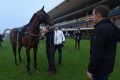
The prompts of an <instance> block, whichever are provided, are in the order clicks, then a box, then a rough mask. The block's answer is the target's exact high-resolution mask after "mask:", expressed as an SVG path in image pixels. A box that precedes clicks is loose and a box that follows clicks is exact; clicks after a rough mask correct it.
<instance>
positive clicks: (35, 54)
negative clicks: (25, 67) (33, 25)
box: [33, 47, 38, 72]
mask: <svg viewBox="0 0 120 80" xmlns="http://www.w3.org/2000/svg"><path fill="white" fill-rule="evenodd" d="M33 50H34V68H35V71H36V72H38V68H37V50H38V47H35V48H33Z"/></svg>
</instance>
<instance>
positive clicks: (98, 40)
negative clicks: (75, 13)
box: [87, 5, 118, 80]
mask: <svg viewBox="0 0 120 80" xmlns="http://www.w3.org/2000/svg"><path fill="white" fill-rule="evenodd" d="M108 13H109V9H108V7H107V6H104V5H100V6H98V7H96V8H94V10H93V13H92V15H93V19H94V21H95V22H96V25H95V26H94V27H95V30H94V31H93V33H92V35H91V46H90V63H89V66H88V71H87V75H88V77H89V79H90V80H108V76H109V74H110V73H112V72H113V68H114V64H115V56H116V47H117V34H118V28H117V27H116V26H115V25H114V24H113V23H112V22H111V21H110V19H108Z"/></svg>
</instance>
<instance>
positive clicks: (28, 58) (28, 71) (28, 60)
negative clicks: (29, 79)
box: [26, 48, 31, 75]
mask: <svg viewBox="0 0 120 80" xmlns="http://www.w3.org/2000/svg"><path fill="white" fill-rule="evenodd" d="M26 55H27V65H26V68H27V73H28V74H29V75H31V72H30V48H26Z"/></svg>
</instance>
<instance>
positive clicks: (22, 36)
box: [10, 6, 53, 75]
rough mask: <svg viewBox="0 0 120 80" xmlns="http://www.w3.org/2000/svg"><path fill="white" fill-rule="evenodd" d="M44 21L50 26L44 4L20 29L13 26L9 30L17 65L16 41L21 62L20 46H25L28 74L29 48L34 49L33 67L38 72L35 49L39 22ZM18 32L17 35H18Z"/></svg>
mask: <svg viewBox="0 0 120 80" xmlns="http://www.w3.org/2000/svg"><path fill="white" fill-rule="evenodd" d="M42 23H45V25H51V26H52V24H53V23H52V20H51V18H50V16H49V15H48V14H47V13H46V12H45V11H44V6H43V8H42V9H41V10H39V11H37V12H36V13H34V15H33V17H32V18H31V20H30V22H29V23H28V24H27V25H25V26H24V28H23V29H22V31H20V32H19V29H17V28H14V29H12V30H11V32H10V42H11V46H12V50H13V53H14V57H15V64H16V65H17V58H16V47H17V43H18V54H19V61H20V62H21V55H20V52H21V48H22V47H23V46H24V47H25V48H26V56H27V65H26V69H27V73H28V74H29V75H30V74H31V72H30V50H31V48H33V51H34V68H35V71H36V72H38V68H37V61H36V60H37V54H36V53H37V50H38V43H39V37H40V27H39V26H40V24H42ZM18 34H19V35H18Z"/></svg>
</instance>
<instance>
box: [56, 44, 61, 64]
mask: <svg viewBox="0 0 120 80" xmlns="http://www.w3.org/2000/svg"><path fill="white" fill-rule="evenodd" d="M62 47H63V45H62V44H59V45H55V49H54V54H55V52H56V49H58V54H59V59H58V63H59V64H61V63H62Z"/></svg>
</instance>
